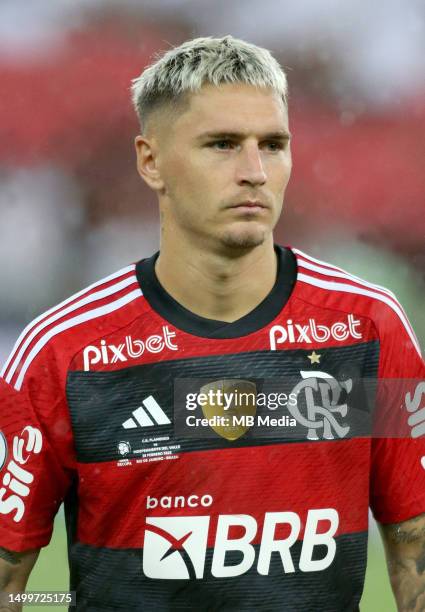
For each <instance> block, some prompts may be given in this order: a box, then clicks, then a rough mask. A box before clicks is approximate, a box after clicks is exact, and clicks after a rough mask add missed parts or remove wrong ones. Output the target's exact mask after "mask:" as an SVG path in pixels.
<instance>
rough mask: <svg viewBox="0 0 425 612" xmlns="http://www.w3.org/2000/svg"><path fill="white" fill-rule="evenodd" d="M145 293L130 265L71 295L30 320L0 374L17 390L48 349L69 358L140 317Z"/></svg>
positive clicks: (133, 267) (133, 266)
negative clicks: (140, 304) (83, 346)
mask: <svg viewBox="0 0 425 612" xmlns="http://www.w3.org/2000/svg"><path fill="white" fill-rule="evenodd" d="M141 295H142V292H141V290H140V286H139V283H138V280H137V277H136V265H135V264H131V265H128V266H126V267H124V268H121V269H120V270H118V271H116V272H114V273H113V274H110V275H109V276H106V277H104V278H102V279H100V280H98V281H96V282H94V283H92V284H90V285H89V286H87V287H86V288H84V289H82V290H80V291H78V292H77V293H75V294H73V295H71V296H70V297H68V298H67V299H65V300H64V301H62V302H60V303H59V304H57V305H55V306H53V307H52V308H50V309H49V310H47V311H46V312H44V313H42V314H41V315H39V316H38V317H36V318H35V319H34V320H33V321H31V322H30V323H29V324H28V325H27V326H26V327H25V329H24V330H23V331H22V333H21V334H20V336H19V338H18V339H17V341H16V343H15V346H14V347H13V349H12V352H11V354H10V355H9V357H8V359H7V360H6V362H5V364H4V365H3V366H2V369H1V371H0V376H1V377H2V378H3V379H4V380H5V381H6V382H7V383H9V384H11V385H12V386H14V387H15V388H16V389H20V387H21V386H22V383H23V380H24V377H25V375H26V373H27V371H28V369H29V368H30V367H31V366H32V364H33V363H34V362H35V361H36V360H37V357H38V356H39V355H40V354H42V353H43V352H45V351H48V352H50V353H55V359H56V360H58V359H59V360H60V361H64V362H65V361H66V360H67V358H68V357H70V356H72V354H73V353H74V352H75V351H77V350H78V348H79V346H80V345H82V344H84V343H90V342H91V341H92V340H93V339H95V338H97V337H100V336H102V335H105V334H108V333H111V332H112V331H113V330H114V329H117V327H123V326H125V325H126V323H127V322H128V321H129V320H131V319H132V318H135V316H137V314H136V310H135V308H137V306H138V304H137V303H138V298H140V296H141Z"/></svg>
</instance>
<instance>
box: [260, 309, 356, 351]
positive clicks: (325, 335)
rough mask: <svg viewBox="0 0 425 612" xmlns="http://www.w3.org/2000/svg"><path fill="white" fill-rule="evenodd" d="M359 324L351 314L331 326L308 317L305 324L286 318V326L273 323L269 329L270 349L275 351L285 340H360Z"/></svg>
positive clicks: (292, 341)
mask: <svg viewBox="0 0 425 612" xmlns="http://www.w3.org/2000/svg"><path fill="white" fill-rule="evenodd" d="M360 325H361V321H359V320H358V319H355V318H354V316H353V315H352V314H349V315H348V317H347V321H337V322H336V323H334V324H333V325H331V327H328V326H327V325H317V323H316V321H315V320H314V319H309V320H308V323H307V325H300V324H299V323H293V321H292V320H291V319H288V321H287V322H286V326H283V325H273V327H272V328H271V329H270V332H269V339H270V349H271V350H272V351H275V350H276V347H277V345H278V344H284V343H285V342H290V343H291V344H295V343H300V342H305V343H306V344H312V343H313V342H327V340H329V339H330V338H333V339H334V340H337V341H338V342H343V341H344V340H347V339H348V338H349V337H350V336H351V337H352V338H356V339H357V340H360V339H361V338H362V335H361V333H359V332H358V331H356V330H357V328H358V327H359V326H360Z"/></svg>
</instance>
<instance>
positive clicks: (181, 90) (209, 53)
mask: <svg viewBox="0 0 425 612" xmlns="http://www.w3.org/2000/svg"><path fill="white" fill-rule="evenodd" d="M155 59H156V61H155V62H154V63H152V64H151V65H150V66H148V67H147V68H146V69H145V70H144V71H143V72H142V74H141V75H140V76H139V77H137V78H135V79H133V80H132V86H131V93H132V101H133V106H134V110H135V111H136V114H137V116H138V118H139V121H140V126H141V129H142V132H143V131H144V130H145V127H146V122H147V120H148V118H149V116H150V115H151V114H152V112H153V111H156V110H157V109H159V108H161V107H164V106H167V105H168V107H169V108H170V110H171V109H173V110H179V109H180V110H181V109H182V107H184V106H185V105H187V104H188V100H189V96H190V94H191V93H196V92H199V91H200V89H201V87H202V86H203V85H206V84H211V85H215V86H218V85H221V84H224V83H245V84H247V85H253V86H254V87H261V88H270V89H272V90H274V91H275V92H276V93H277V94H278V95H279V96H280V97H281V98H282V100H283V103H284V105H285V106H287V96H288V86H287V80H286V75H285V72H284V71H283V69H282V68H281V66H280V65H279V63H278V62H277V60H276V59H275V58H274V57H273V56H272V54H271V53H270V51H268V50H267V49H263V48H262V47H257V46H256V45H253V44H250V43H247V42H245V41H243V40H240V39H238V38H233V36H230V35H229V36H224V37H223V38H212V37H211V36H209V37H206V38H194V39H193V40H188V41H186V42H184V43H183V44H181V45H180V46H178V47H175V48H173V49H170V50H169V51H167V52H166V53H163V54H160V55H159V56H156V58H155Z"/></svg>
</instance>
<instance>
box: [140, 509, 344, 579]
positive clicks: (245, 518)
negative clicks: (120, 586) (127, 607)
mask: <svg viewBox="0 0 425 612" xmlns="http://www.w3.org/2000/svg"><path fill="white" fill-rule="evenodd" d="M322 521H325V522H326V523H327V524H328V529H327V531H325V530H324V529H323V523H322V524H321V526H320V528H318V525H319V522H322ZM210 523H211V522H210V516H178V517H174V516H172V517H168V516H167V517H148V518H147V519H146V530H145V539H144V545H143V547H144V548H143V572H144V574H145V576H147V577H148V578H157V579H158V578H160V579H166V580H193V579H201V578H203V577H204V574H205V559H206V553H207V543H208V533H209V530H210ZM338 524H339V516H338V512H337V511H336V510H335V509H334V508H320V509H316V510H309V511H308V514H307V521H306V523H305V529H304V538H303V540H302V546H301V555H300V558H299V564H298V565H299V570H300V571H301V572H317V571H321V570H324V569H326V568H327V567H329V566H330V565H331V563H332V561H333V559H334V557H335V553H336V542H335V539H334V537H333V536H334V535H335V533H336V531H337V529H338ZM281 525H284V526H285V527H286V529H285V532H286V531H287V530H289V534H288V535H287V536H286V537H285V538H283V539H275V534H276V532H277V530H278V528H279V526H281ZM234 528H242V530H243V531H244V534H243V536H241V537H239V538H233V537H232V538H230V537H229V533H230V531H231V530H232V529H234ZM257 532H258V525H257V521H256V520H255V518H254V517H253V516H251V515H249V514H221V515H219V516H218V522H217V530H216V536H215V543H214V550H213V556H212V563H211V574H212V576H213V577H214V578H233V577H234V576H240V575H241V574H245V573H246V572H248V571H249V570H250V569H251V568H252V567H253V566H254V564H255V565H256V570H257V572H258V573H259V574H261V575H263V576H267V575H268V573H269V571H270V563H271V558H272V554H273V553H277V554H278V555H280V560H281V562H282V569H283V572H284V573H285V574H293V573H294V572H295V571H296V568H295V565H294V561H293V558H292V554H291V547H292V546H293V545H294V544H296V542H297V539H298V537H299V535H300V532H301V519H300V517H299V516H298V514H296V513H295V512H266V513H265V515H264V523H263V529H262V532H261V537H260V543H259V546H258V556H257V553H256V548H254V545H253V544H252V542H253V541H254V539H255V538H256V536H257ZM232 552H234V553H236V554H237V557H238V563H236V564H234V563H232V564H226V562H225V561H226V555H227V554H228V553H232ZM256 557H257V558H256Z"/></svg>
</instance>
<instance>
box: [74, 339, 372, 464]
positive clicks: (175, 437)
mask: <svg viewBox="0 0 425 612" xmlns="http://www.w3.org/2000/svg"><path fill="white" fill-rule="evenodd" d="M320 350H321V352H322V354H323V357H322V363H321V364H320V366H319V369H322V368H323V369H324V370H325V371H326V372H327V373H329V374H331V375H332V376H334V377H335V378H336V379H337V380H341V379H345V378H347V376H350V377H352V378H353V379H355V380H358V381H360V382H361V381H362V380H363V378H366V377H374V376H376V372H377V368H378V359H379V344H378V342H370V343H363V344H357V345H353V346H348V347H338V348H327V349H324V348H321V349H320ZM309 352H311V349H309V351H305V350H292V351H253V352H247V353H238V354H231V355H213V356H207V357H192V358H189V359H178V360H171V361H158V362H156V363H150V364H146V365H142V366H135V367H132V368H125V369H121V370H115V371H113V372H80V371H77V372H69V373H68V380H67V398H68V404H69V407H70V413H71V419H72V426H73V433H74V440H75V446H76V452H77V459H78V461H80V462H83V463H90V462H101V461H113V460H118V459H120V458H122V457H120V455H119V454H118V450H117V445H118V443H119V442H120V441H126V442H129V443H130V445H131V448H132V450H133V451H134V450H137V449H138V450H140V448H141V444H140V440H141V439H142V438H143V437H144V436H146V435H147V436H155V437H157V436H169V437H170V439H169V441H168V442H167V444H175V443H178V444H180V449H179V452H186V451H191V450H206V449H216V448H234V447H244V446H257V445H263V444H274V443H276V442H282V441H284V442H299V441H305V440H306V430H305V427H304V426H301V425H297V427H294V428H286V429H285V430H282V428H277V429H276V428H275V429H271V430H270V431H269V432H265V431H263V433H262V434H260V437H259V431H258V430H254V429H253V430H248V432H247V433H246V434H245V435H244V436H243V437H241V438H239V439H238V440H236V441H234V442H229V441H227V440H225V439H224V438H221V437H219V436H217V435H216V434H215V433H214V432H213V431H212V430H211V431H210V430H209V429H207V430H205V428H204V431H205V435H209V436H210V437H209V438H206V437H205V435H203V437H201V436H200V435H199V429H198V430H196V429H194V431H193V434H192V433H191V432H188V431H186V430H185V431H183V429H182V428H181V426H180V425H181V422H182V421H184V420H185V418H186V416H187V411H186V408H185V406H184V405H183V404H181V403H179V402H178V401H176V398H175V395H174V391H175V381H176V379H195V382H198V381H199V380H200V379H202V380H203V381H214V380H220V379H222V378H223V379H234V378H237V379H246V380H250V381H254V382H255V383H256V385H257V387H258V389H261V385H262V384H264V385H266V383H267V381H269V380H272V379H273V380H274V381H277V383H276V384H278V385H280V387H279V390H280V391H284V392H286V393H287V394H289V393H290V391H291V389H292V388H293V386H294V384H295V383H296V382H298V381H300V380H301V378H300V370H305V369H311V367H308V366H307V364H309V361H308V359H307V354H308V353H309ZM322 364H323V365H322ZM197 388H198V390H199V385H198V387H197ZM358 388H359V389H360V391H359V392H357V391H355V390H354V391H353V392H352V393H351V396H350V411H349V415H348V417H347V418H348V424H349V425H350V433H349V435H348V436H347V437H355V436H366V435H368V434H369V424H370V417H371V410H369V408H370V405H369V404H368V403H367V402H365V401H364V399H363V395H364V394H363V391H361V389H362V387H361V386H359V387H358ZM356 394H357V395H356ZM149 395H153V396H154V398H155V399H156V401H157V402H158V403H159V405H160V406H161V408H162V409H163V411H164V412H165V413H166V414H167V416H168V418H169V419H170V421H171V425H161V426H158V425H155V426H153V427H149V428H144V429H143V428H140V427H138V428H135V429H124V428H123V427H122V423H123V422H124V421H126V420H127V419H128V418H130V417H131V416H132V412H133V411H134V410H136V409H137V408H138V407H139V406H141V404H142V400H143V399H145V398H146V397H148V396H149ZM353 401H354V404H352V402H353ZM365 408H366V409H365ZM285 413H286V414H287V410H286V411H285ZM263 414H268V415H270V411H269V410H268V409H267V408H263ZM198 416H202V414H200V415H198ZM272 416H273V417H277V416H280V415H279V414H278V411H276V413H273V414H272ZM211 436H212V437H211ZM129 456H130V457H135V456H136V455H134V453H133V454H130V455H129ZM138 456H139V457H140V454H139V455H138Z"/></svg>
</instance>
